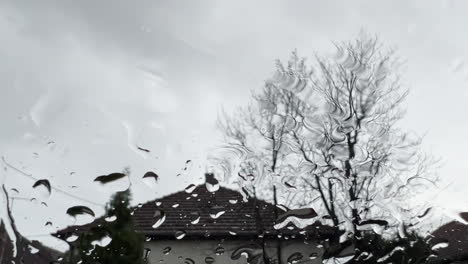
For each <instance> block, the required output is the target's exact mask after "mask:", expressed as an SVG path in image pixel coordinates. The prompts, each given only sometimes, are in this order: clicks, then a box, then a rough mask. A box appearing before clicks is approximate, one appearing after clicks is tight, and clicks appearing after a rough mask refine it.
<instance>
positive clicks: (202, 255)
mask: <svg viewBox="0 0 468 264" xmlns="http://www.w3.org/2000/svg"><path fill="white" fill-rule="evenodd" d="M276 243H277V241H274V240H269V241H267V243H266V244H267V252H268V254H269V255H270V254H271V255H273V256H275V259H276V256H277V254H276V248H277V247H276V245H277V244H276ZM281 243H282V247H281V248H282V250H281V252H282V259H283V261H282V263H284V264H286V263H287V259H288V258H289V257H290V256H291V255H292V254H294V253H296V252H299V253H301V254H302V256H303V258H302V260H301V261H299V262H296V263H310V264H313V263H322V262H321V256H322V254H323V248H322V247H321V246H318V244H317V243H310V244H304V243H303V242H301V241H282V242H281ZM248 244H249V241H245V240H229V241H224V242H221V241H220V240H157V241H151V242H146V244H145V247H146V248H149V249H150V250H151V252H150V254H149V256H148V263H149V264H159V263H168V264H186V263H187V264H199V263H202V264H205V263H207V262H206V259H207V258H208V257H211V258H213V259H214V261H215V262H214V263H229V264H247V259H246V257H245V256H242V257H241V258H239V259H238V260H232V259H231V256H232V253H233V252H234V250H236V249H238V248H239V247H242V246H246V245H248ZM219 247H222V248H223V249H224V252H223V253H222V254H218V255H217V254H216V249H217V248H219ZM169 248H170V251H169V252H167V254H164V253H163V252H164V251H167V250H168V249H169ZM257 252H261V250H260V251H259V250H257ZM310 256H316V257H315V258H313V259H309V257H310ZM192 261H193V262H192ZM208 263H209V262H208Z"/></svg>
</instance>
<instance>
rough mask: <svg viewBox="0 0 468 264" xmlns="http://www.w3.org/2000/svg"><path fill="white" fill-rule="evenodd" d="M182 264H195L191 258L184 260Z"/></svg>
mask: <svg viewBox="0 0 468 264" xmlns="http://www.w3.org/2000/svg"><path fill="white" fill-rule="evenodd" d="M184 264H195V261H194V260H193V259H191V258H186V259H185V261H184Z"/></svg>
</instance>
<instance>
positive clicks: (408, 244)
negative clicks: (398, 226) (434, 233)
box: [349, 232, 432, 264]
mask: <svg viewBox="0 0 468 264" xmlns="http://www.w3.org/2000/svg"><path fill="white" fill-rule="evenodd" d="M357 248H358V250H357V253H356V257H355V258H354V259H353V260H352V261H351V262H349V263H359V264H371V263H402V264H422V263H428V259H429V257H430V255H431V254H432V250H431V247H430V245H429V243H427V241H426V240H425V239H424V238H423V237H421V236H419V235H418V234H416V233H411V234H408V235H407V236H406V237H405V238H401V237H395V238H393V239H385V238H382V236H380V235H377V234H375V233H371V232H368V233H363V234H362V239H361V240H360V241H359V242H357Z"/></svg>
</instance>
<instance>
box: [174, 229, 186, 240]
mask: <svg viewBox="0 0 468 264" xmlns="http://www.w3.org/2000/svg"><path fill="white" fill-rule="evenodd" d="M186 235H187V233H186V232H185V231H184V230H178V231H176V232H175V237H176V239H182V238H184V237H185V236H186Z"/></svg>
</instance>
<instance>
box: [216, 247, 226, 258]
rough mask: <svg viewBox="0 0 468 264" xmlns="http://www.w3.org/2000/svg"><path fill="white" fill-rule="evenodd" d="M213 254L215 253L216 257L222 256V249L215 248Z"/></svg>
mask: <svg viewBox="0 0 468 264" xmlns="http://www.w3.org/2000/svg"><path fill="white" fill-rule="evenodd" d="M215 253H216V255H218V256H220V255H222V254H224V248H223V247H221V246H220V247H217V248H216V249H215Z"/></svg>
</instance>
